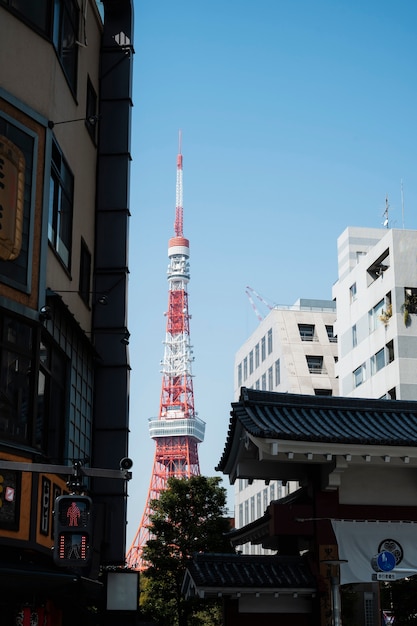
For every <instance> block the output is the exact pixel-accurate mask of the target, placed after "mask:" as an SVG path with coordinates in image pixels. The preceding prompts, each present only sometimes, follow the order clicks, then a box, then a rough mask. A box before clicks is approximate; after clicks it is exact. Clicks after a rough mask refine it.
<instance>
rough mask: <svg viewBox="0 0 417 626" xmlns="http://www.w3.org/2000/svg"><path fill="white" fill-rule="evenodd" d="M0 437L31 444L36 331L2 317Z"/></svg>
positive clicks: (0, 343) (0, 324)
mask: <svg viewBox="0 0 417 626" xmlns="http://www.w3.org/2000/svg"><path fill="white" fill-rule="evenodd" d="M0 329H1V331H0V332H1V334H0V437H1V438H2V439H12V440H16V441H20V442H22V443H26V444H28V445H31V443H32V440H31V437H32V406H33V404H32V397H33V393H32V390H33V381H34V372H35V367H34V361H33V351H34V343H35V337H34V330H33V329H32V328H31V327H30V326H28V325H27V324H25V323H23V322H20V321H19V320H18V319H17V318H14V317H9V316H7V315H5V316H0Z"/></svg>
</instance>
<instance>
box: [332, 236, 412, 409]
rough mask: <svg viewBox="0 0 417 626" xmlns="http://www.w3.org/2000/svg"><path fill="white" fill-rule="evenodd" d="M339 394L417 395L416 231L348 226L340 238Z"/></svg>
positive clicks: (337, 294) (336, 287)
mask: <svg viewBox="0 0 417 626" xmlns="http://www.w3.org/2000/svg"><path fill="white" fill-rule="evenodd" d="M337 244H338V281H337V283H335V285H334V286H333V294H332V295H333V298H334V299H335V300H336V304H337V322H336V324H335V333H337V336H338V350H339V359H338V363H337V366H336V374H337V375H338V379H339V395H340V396H356V397H362V398H392V399H393V400H395V399H398V400H416V399H417V315H416V314H417V231H412V230H397V229H386V228H378V229H373V228H352V227H349V228H347V229H346V230H345V231H344V232H343V233H342V235H341V236H340V237H339V239H338V242H337Z"/></svg>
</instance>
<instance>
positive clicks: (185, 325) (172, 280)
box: [126, 132, 205, 570]
mask: <svg viewBox="0 0 417 626" xmlns="http://www.w3.org/2000/svg"><path fill="white" fill-rule="evenodd" d="M182 173H183V159H182V151H181V132H180V136H179V151H178V156H177V185H176V209H175V223H174V232H175V236H174V237H172V238H171V239H170V240H169V243H168V258H169V265H168V282H169V292H168V311H167V313H166V318H167V321H166V336H165V349H164V358H163V360H162V361H161V365H162V370H161V372H162V389H161V398H160V405H159V416H158V418H155V419H154V418H151V419H150V420H149V433H150V436H151V437H152V439H154V441H155V443H156V448H155V457H154V463H153V470H152V476H151V482H150V486H149V491H148V495H147V500H146V505H145V509H144V512H143V516H142V520H141V522H140V525H139V528H138V531H137V533H136V536H135V538H134V540H133V542H132V545H131V547H130V549H129V551H128V553H127V557H126V561H127V565H128V566H129V567H130V568H132V569H137V570H141V569H143V568H144V567H145V563H144V561H143V559H142V550H143V547H144V545H145V544H146V542H147V541H148V539H149V537H150V533H149V530H148V526H149V517H150V515H151V513H152V508H151V501H152V500H154V499H158V498H159V495H160V493H161V491H163V490H164V489H165V488H166V484H167V480H168V478H170V477H172V476H174V477H176V478H190V477H191V476H198V475H199V474H200V464H199V460H198V444H199V443H201V442H202V441H203V440H204V431H205V423H204V422H203V421H202V420H201V419H199V418H198V416H197V413H196V412H195V409H194V391H193V379H192V373H191V363H192V361H193V356H192V349H191V344H190V315H189V312H188V292H187V285H188V282H189V280H190V272H189V258H190V243H189V241H188V239H186V238H185V237H184V235H183V200H182V194H183V192H182Z"/></svg>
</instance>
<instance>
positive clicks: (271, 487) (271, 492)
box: [269, 483, 275, 500]
mask: <svg viewBox="0 0 417 626" xmlns="http://www.w3.org/2000/svg"><path fill="white" fill-rule="evenodd" d="M269 498H270V500H275V483H271V484H270V485H269Z"/></svg>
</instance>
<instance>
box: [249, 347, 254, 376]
mask: <svg viewBox="0 0 417 626" xmlns="http://www.w3.org/2000/svg"><path fill="white" fill-rule="evenodd" d="M249 374H253V350H251V351H250V352H249Z"/></svg>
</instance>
